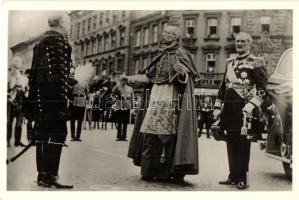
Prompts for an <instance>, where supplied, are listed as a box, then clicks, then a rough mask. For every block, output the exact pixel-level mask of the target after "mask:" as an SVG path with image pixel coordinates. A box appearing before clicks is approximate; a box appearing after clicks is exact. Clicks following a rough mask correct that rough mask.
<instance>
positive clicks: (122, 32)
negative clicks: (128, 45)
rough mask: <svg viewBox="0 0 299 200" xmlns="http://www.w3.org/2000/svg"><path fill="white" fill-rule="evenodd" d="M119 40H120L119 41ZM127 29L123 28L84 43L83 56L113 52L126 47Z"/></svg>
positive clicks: (82, 47) (82, 44)
mask: <svg viewBox="0 0 299 200" xmlns="http://www.w3.org/2000/svg"><path fill="white" fill-rule="evenodd" d="M117 38H118V39H117ZM125 39H126V28H121V29H119V30H118V31H111V32H110V33H105V34H103V35H101V36H99V37H96V38H94V39H91V40H88V41H86V42H82V43H81V44H80V45H81V48H80V49H81V55H83V56H89V55H94V54H97V53H101V52H105V51H108V50H112V49H115V48H118V47H123V46H125Z"/></svg>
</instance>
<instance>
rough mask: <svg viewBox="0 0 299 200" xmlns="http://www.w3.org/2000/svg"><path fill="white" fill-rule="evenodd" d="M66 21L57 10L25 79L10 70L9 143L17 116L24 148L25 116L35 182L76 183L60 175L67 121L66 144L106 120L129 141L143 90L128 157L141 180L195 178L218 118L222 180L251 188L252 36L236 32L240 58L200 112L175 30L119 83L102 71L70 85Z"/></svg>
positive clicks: (259, 95) (260, 84)
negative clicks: (224, 162) (247, 127)
mask: <svg viewBox="0 0 299 200" xmlns="http://www.w3.org/2000/svg"><path fill="white" fill-rule="evenodd" d="M68 20H69V19H68V18H67V17H66V16H65V15H62V14H57V15H53V16H52V17H50V18H49V20H48V24H49V27H50V30H49V31H47V32H46V33H45V34H44V36H43V37H42V39H41V41H39V43H38V44H36V46H35V47H34V52H33V61H32V66H31V68H30V71H27V72H26V73H27V76H26V75H25V74H24V72H22V69H23V68H22V66H21V65H22V60H21V59H20V57H15V58H14V60H13V65H12V67H11V68H10V71H9V73H10V74H9V79H8V80H9V82H8V106H7V107H8V112H7V113H8V116H7V119H8V123H7V146H8V147H10V146H11V144H10V140H11V135H12V122H13V119H14V118H16V119H17V120H16V126H15V146H24V144H23V143H22V141H21V140H20V138H21V133H22V124H23V122H24V117H25V118H26V119H27V134H28V136H27V138H28V139H29V140H32V139H34V140H35V145H36V163H37V171H38V176H37V184H38V185H40V186H45V187H56V188H72V187H73V185H69V184H65V183H63V182H62V181H61V180H60V178H59V176H58V171H59V161H60V156H61V149H62V147H63V146H65V145H66V144H65V140H66V136H67V124H66V122H67V121H68V120H70V127H71V128H70V132H71V141H82V139H81V128H82V127H83V129H87V127H88V129H89V130H92V129H100V121H101V122H102V126H101V129H107V122H109V121H110V122H112V123H111V127H113V126H115V127H116V128H117V131H116V132H117V134H116V140H117V141H126V140H127V125H128V123H129V122H130V121H129V119H130V113H131V111H130V110H131V108H132V104H133V103H134V102H133V100H134V92H133V91H134V90H133V88H132V87H134V88H142V89H143V93H142V98H141V102H140V106H139V107H138V108H137V109H136V111H137V116H136V121H135V126H134V130H133V133H132V137H131V140H130V143H129V149H128V157H129V158H132V160H133V163H134V164H135V165H136V166H140V167H141V176H142V180H144V181H153V180H163V181H174V182H176V183H183V182H184V177H185V176H186V175H196V174H198V173H199V169H198V165H199V161H198V148H199V147H198V137H200V135H201V134H202V130H203V127H205V129H206V133H207V137H208V138H209V137H210V131H209V130H210V127H211V123H212V121H213V120H216V119H219V118H220V122H221V123H220V126H221V129H222V130H225V131H226V133H227V138H226V143H227V154H228V162H229V175H228V178H227V179H226V180H224V181H220V182H219V184H225V185H236V187H237V188H238V189H246V188H248V185H249V184H248V171H249V169H248V168H249V167H248V166H249V157H250V140H248V139H247V137H246V135H244V133H243V132H241V127H242V124H243V119H242V116H243V114H244V113H249V114H251V113H252V112H254V110H257V109H258V108H259V107H260V105H261V104H262V103H263V98H264V96H265V84H266V82H267V74H266V71H265V63H264V62H263V60H262V59H261V58H257V57H254V56H253V55H251V54H250V47H251V44H252V38H251V36H250V35H249V34H247V33H243V32H241V33H239V34H238V35H236V51H237V53H238V56H237V57H236V58H229V59H227V60H226V61H225V62H226V66H227V67H226V72H225V76H224V79H223V81H222V84H221V87H220V90H219V92H218V96H217V99H216V101H215V104H214V105H213V103H214V102H213V101H212V98H211V97H206V98H204V101H203V104H202V105H201V106H200V107H201V108H200V110H199V113H197V112H196V102H195V99H194V98H193V97H194V82H195V80H196V79H197V78H198V75H199V72H198V71H197V67H196V66H195V64H194V62H193V59H192V56H191V53H190V52H189V51H188V50H186V49H184V48H182V47H181V46H180V39H181V31H180V30H179V28H178V27H175V26H168V27H166V28H165V29H164V31H163V33H162V35H161V39H160V49H159V54H158V56H157V57H155V58H154V59H153V61H152V62H151V63H150V65H149V66H147V67H146V68H145V69H144V70H143V71H142V72H141V73H140V74H138V75H131V76H121V77H120V78H118V79H117V81H112V80H111V79H110V78H108V77H104V76H101V75H99V76H96V77H93V78H92V79H91V81H90V82H89V84H82V82H80V81H79V80H78V79H76V76H75V70H74V68H76V66H74V62H73V61H72V59H71V54H72V47H71V45H70V44H69V42H68V37H67V36H68V30H69V27H68V25H69V23H68ZM28 77H29V81H28ZM198 116H200V117H199V118H198ZM33 122H34V126H33ZM76 122H77V123H76ZM198 122H199V123H198ZM76 125H77V127H76ZM87 125H88V126H87Z"/></svg>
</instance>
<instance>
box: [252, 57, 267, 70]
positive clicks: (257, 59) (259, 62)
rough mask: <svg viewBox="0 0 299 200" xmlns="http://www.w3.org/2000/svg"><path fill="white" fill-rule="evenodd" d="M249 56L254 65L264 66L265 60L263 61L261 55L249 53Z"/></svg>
mask: <svg viewBox="0 0 299 200" xmlns="http://www.w3.org/2000/svg"><path fill="white" fill-rule="evenodd" d="M250 58H252V59H253V61H254V66H255V67H262V66H266V61H265V59H264V57H262V56H259V57H257V56H254V55H250Z"/></svg>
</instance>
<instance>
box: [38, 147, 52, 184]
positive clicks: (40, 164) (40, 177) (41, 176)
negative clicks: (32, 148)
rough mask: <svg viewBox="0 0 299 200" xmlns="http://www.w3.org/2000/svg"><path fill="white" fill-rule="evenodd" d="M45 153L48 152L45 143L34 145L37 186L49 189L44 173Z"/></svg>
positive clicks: (45, 164)
mask: <svg viewBox="0 0 299 200" xmlns="http://www.w3.org/2000/svg"><path fill="white" fill-rule="evenodd" d="M47 151H48V144H47V143H46V142H44V143H42V142H37V143H36V168H37V171H38V176H37V185H39V186H44V187H49V184H48V176H47V173H46V166H47V163H46V160H45V158H46V157H45V156H46V154H47Z"/></svg>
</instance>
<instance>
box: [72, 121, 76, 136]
mask: <svg viewBox="0 0 299 200" xmlns="http://www.w3.org/2000/svg"><path fill="white" fill-rule="evenodd" d="M71 137H72V141H73V140H74V139H75V138H76V136H75V120H73V119H72V120H71Z"/></svg>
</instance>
